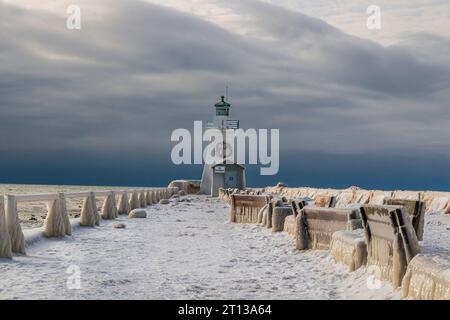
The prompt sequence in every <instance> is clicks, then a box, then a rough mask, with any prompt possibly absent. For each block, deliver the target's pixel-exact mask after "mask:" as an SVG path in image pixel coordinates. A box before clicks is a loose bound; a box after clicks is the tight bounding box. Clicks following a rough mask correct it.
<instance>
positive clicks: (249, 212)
mask: <svg viewBox="0 0 450 320" xmlns="http://www.w3.org/2000/svg"><path fill="white" fill-rule="evenodd" d="M269 202H270V197H269V196H263V195H241V194H232V195H231V209H230V221H231V222H237V223H258V222H259V221H258V220H259V219H258V217H259V213H260V211H261V209H262V208H263V207H264V206H266V205H267V204H268V203H269Z"/></svg>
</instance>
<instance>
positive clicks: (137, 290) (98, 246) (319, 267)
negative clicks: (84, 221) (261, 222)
mask: <svg viewBox="0 0 450 320" xmlns="http://www.w3.org/2000/svg"><path fill="white" fill-rule="evenodd" d="M187 198H188V199H191V200H192V201H191V202H172V203H171V204H169V205H154V206H151V207H149V208H148V217H147V219H128V218H127V217H120V218H119V219H118V220H119V221H120V222H124V223H125V224H126V226H127V227H126V229H114V228H113V227H112V225H113V224H115V223H117V222H118V220H114V221H103V222H102V225H101V226H100V227H97V228H95V229H92V228H79V229H76V230H75V232H74V235H73V236H72V237H66V238H65V239H51V240H50V239H43V240H41V241H40V242H38V243H36V244H34V245H32V246H30V247H28V248H27V255H26V256H15V257H14V260H12V261H8V260H0V275H1V277H0V299H25V298H31V299H348V298H356V299H398V298H399V297H400V291H399V290H395V291H394V290H393V289H392V287H391V286H390V285H389V284H388V283H382V284H380V286H378V285H377V284H378V283H377V281H371V278H370V277H368V276H367V274H366V273H365V272H364V270H363V269H360V270H358V271H357V272H353V273H349V272H348V271H347V269H346V267H344V266H342V265H339V264H337V263H335V262H334V260H333V258H332V257H331V256H330V255H329V254H328V252H326V251H304V252H300V251H297V250H295V249H294V246H293V244H292V239H291V238H290V236H288V235H287V234H286V233H276V234H273V233H272V232H271V231H270V230H269V229H266V228H263V227H260V226H256V225H242V224H231V223H228V222H227V220H228V207H227V205H225V204H224V203H223V202H221V201H219V200H216V199H209V198H206V197H205V196H192V197H187ZM429 218H430V219H429V221H428V222H429V223H428V224H427V225H426V233H427V235H429V238H427V240H426V241H425V242H424V251H432V250H435V249H436V248H438V249H439V250H444V251H445V252H446V254H447V255H448V252H449V251H450V248H449V246H450V244H449V239H448V234H449V230H448V229H449V226H450V219H449V218H450V217H449V216H444V215H431V216H429ZM427 219H428V217H427ZM445 237H447V238H445ZM436 242H439V245H437V244H436ZM442 243H444V244H442ZM70 266H77V267H79V268H80V273H81V274H80V280H81V288H80V289H71V290H70V289H68V287H67V281H68V279H73V277H71V274H69V273H68V271H71V270H72V271H73V270H75V269H71V268H70ZM77 267H75V268H77ZM72 268H73V267H72ZM72 275H73V274H72Z"/></svg>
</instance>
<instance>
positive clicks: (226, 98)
mask: <svg viewBox="0 0 450 320" xmlns="http://www.w3.org/2000/svg"><path fill="white" fill-rule="evenodd" d="M225 101H227V102H228V83H227V85H226V86H225Z"/></svg>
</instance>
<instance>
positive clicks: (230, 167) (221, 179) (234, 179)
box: [200, 96, 245, 197]
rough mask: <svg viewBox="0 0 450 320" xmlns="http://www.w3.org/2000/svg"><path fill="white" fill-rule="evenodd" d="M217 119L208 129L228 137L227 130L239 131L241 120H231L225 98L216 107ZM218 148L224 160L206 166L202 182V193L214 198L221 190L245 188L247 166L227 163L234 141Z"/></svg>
mask: <svg viewBox="0 0 450 320" xmlns="http://www.w3.org/2000/svg"><path fill="white" fill-rule="evenodd" d="M214 107H215V111H216V113H215V117H214V121H213V123H211V124H208V129H218V130H221V131H222V136H223V137H224V139H225V137H226V135H225V132H226V130H227V129H238V128H239V120H231V119H230V118H229V116H230V107H231V104H229V103H228V102H227V101H226V99H225V97H224V96H221V97H220V101H219V102H217V103H216V104H215V105H214ZM219 144H220V145H217V146H216V152H217V151H219V152H220V153H221V154H222V160H221V161H220V162H216V163H214V164H209V165H208V164H205V166H204V168H203V174H202V181H201V184H200V193H202V194H210V195H212V196H213V197H215V196H217V195H218V190H219V188H225V189H226V188H238V189H244V188H245V166H243V165H240V164H236V163H235V162H231V161H229V160H228V161H226V158H227V157H228V156H229V155H230V154H231V153H232V148H233V146H234V141H224V142H223V144H222V143H219Z"/></svg>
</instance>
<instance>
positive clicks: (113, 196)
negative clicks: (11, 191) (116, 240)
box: [0, 187, 178, 258]
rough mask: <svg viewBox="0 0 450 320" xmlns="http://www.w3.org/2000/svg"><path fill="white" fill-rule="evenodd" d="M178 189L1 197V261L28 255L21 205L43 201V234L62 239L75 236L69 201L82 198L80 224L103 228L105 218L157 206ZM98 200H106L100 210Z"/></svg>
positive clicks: (112, 217) (113, 217)
mask: <svg viewBox="0 0 450 320" xmlns="http://www.w3.org/2000/svg"><path fill="white" fill-rule="evenodd" d="M177 190H178V188H172V187H170V188H145V189H135V190H119V191H117V190H115V191H86V192H59V193H46V194H24V195H6V205H5V201H4V197H3V196H2V195H0V258H2V257H6V258H10V257H11V256H12V252H14V253H20V254H25V238H24V234H23V231H22V228H21V225H20V219H19V212H18V207H17V204H18V203H23V202H40V203H42V202H44V203H45V204H46V207H47V214H46V216H45V220H44V227H43V234H44V235H45V236H47V237H63V236H66V235H71V234H72V225H71V222H70V219H69V215H68V212H67V202H66V201H67V199H83V205H82V206H81V214H80V219H79V224H80V225H81V226H85V227H95V226H96V225H97V226H98V225H100V221H101V220H102V219H105V220H109V219H115V218H117V217H118V216H119V214H128V213H129V212H130V211H131V210H133V209H137V208H145V207H147V206H148V205H152V204H156V203H158V202H159V201H160V200H161V199H168V198H170V197H171V196H172V195H173V194H174V193H175V192H176V191H177ZM97 198H101V199H103V205H102V208H101V210H100V213H99V210H98V208H97Z"/></svg>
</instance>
